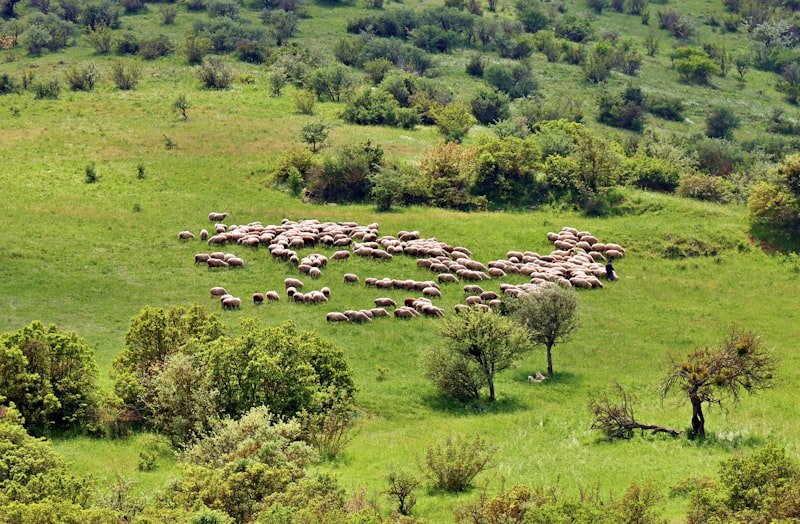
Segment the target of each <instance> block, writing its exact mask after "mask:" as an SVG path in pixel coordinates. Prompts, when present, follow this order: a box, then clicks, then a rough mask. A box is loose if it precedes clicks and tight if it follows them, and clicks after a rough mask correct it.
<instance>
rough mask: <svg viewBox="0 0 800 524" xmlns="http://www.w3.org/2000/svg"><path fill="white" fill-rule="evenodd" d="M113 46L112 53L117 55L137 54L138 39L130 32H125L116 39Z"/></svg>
mask: <svg viewBox="0 0 800 524" xmlns="http://www.w3.org/2000/svg"><path fill="white" fill-rule="evenodd" d="M114 46H115V47H114V52H115V53H116V54H118V55H135V54H138V53H139V37H138V36H136V34H135V33H133V32H131V31H126V32H124V33H122V34H121V35H120V36H119V38H117V40H116V42H115V44H114Z"/></svg>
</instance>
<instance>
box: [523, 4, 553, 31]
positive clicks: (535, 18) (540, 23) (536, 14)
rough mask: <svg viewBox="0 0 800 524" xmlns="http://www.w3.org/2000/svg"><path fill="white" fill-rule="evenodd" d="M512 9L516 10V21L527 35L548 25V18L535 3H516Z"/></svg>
mask: <svg viewBox="0 0 800 524" xmlns="http://www.w3.org/2000/svg"><path fill="white" fill-rule="evenodd" d="M514 8H515V9H516V10H517V19H518V20H519V21H520V22H522V25H523V26H525V31H527V32H529V33H536V32H538V31H541V30H542V29H546V28H547V26H549V25H550V17H549V16H547V13H546V12H545V10H544V9H543V8H542V6H541V5H540V4H538V3H537V2H524V1H518V2H517V3H515V4H514Z"/></svg>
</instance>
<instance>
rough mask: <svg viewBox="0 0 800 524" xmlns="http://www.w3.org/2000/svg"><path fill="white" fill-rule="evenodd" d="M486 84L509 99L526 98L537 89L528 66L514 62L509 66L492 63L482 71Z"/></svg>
mask: <svg viewBox="0 0 800 524" xmlns="http://www.w3.org/2000/svg"><path fill="white" fill-rule="evenodd" d="M483 78H484V79H485V80H486V82H487V83H488V84H489V85H491V86H494V87H495V88H497V89H499V90H500V91H502V92H504V93H506V94H507V95H508V96H509V97H511V99H512V100H513V99H516V98H521V97H523V96H528V95H530V94H531V93H533V92H534V91H536V89H537V88H538V85H537V83H536V80H534V78H533V76H532V74H531V70H530V68H529V67H528V66H526V65H524V64H521V63H519V62H515V63H513V64H511V65H507V64H498V63H492V64H489V65H487V66H486V67H485V68H484V70H483Z"/></svg>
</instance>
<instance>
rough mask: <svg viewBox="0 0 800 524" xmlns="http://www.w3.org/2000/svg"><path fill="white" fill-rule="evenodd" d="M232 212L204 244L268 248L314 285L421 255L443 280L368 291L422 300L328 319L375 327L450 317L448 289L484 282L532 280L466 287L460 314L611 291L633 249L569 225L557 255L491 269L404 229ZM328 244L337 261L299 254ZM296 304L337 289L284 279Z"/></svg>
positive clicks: (203, 257)
mask: <svg viewBox="0 0 800 524" xmlns="http://www.w3.org/2000/svg"><path fill="white" fill-rule="evenodd" d="M227 216H228V214H227V213H209V215H208V218H209V220H210V221H212V222H215V224H214V227H213V231H214V234H213V235H212V236H209V234H208V232H207V230H205V229H203V230H202V231H200V235H199V236H200V239H201V240H205V241H206V242H207V243H208V244H210V245H225V244H237V245H242V246H248V247H251V248H255V249H257V248H259V247H266V248H267V249H268V250H269V252H270V254H271V255H272V257H273V258H275V259H280V260H284V261H288V262H290V263H291V264H293V265H294V266H295V267H296V268H297V270H298V271H299V273H301V274H305V275H308V276H309V277H310V278H311V279H316V278H319V277H320V276H321V275H322V271H323V270H325V269H326V268H327V267H328V262H329V260H347V259H349V258H350V256H351V255H353V256H360V257H369V258H374V259H380V260H391V259H392V258H393V257H394V256H398V255H406V256H412V257H416V258H417V260H416V265H417V267H419V268H426V269H429V270H430V271H432V272H433V273H434V274H435V275H436V276H435V279H430V280H413V279H405V280H401V279H392V278H388V277H384V278H381V279H378V278H373V277H370V278H365V279H364V285H365V286H366V287H374V288H375V289H379V290H398V289H401V290H404V291H409V292H417V293H419V294H421V296H417V297H408V298H406V299H405V300H404V302H403V304H402V305H400V306H398V304H397V303H396V302H395V300H394V299H392V298H389V297H379V298H376V299H375V301H374V302H375V307H370V308H364V309H348V310H345V311H343V312H339V311H332V312H329V313H327V315H326V319H327V321H328V322H356V323H364V322H371V321H372V320H373V319H374V318H381V317H391V316H392V315H391V314H390V313H389V309H392V310H393V314H394V317H395V318H398V319H411V318H415V317H418V316H430V317H444V316H445V310H444V309H443V308H441V307H439V306H437V305H435V304H434V301H435V300H437V299H440V298H441V296H442V293H441V287H440V285H446V284H451V283H458V282H461V281H469V282H478V281H491V280H492V279H500V278H505V277H507V276H509V275H525V277H527V278H528V279H529V281H528V282H527V283H523V284H510V283H501V284H500V288H499V291H500V294H498V293H496V292H494V291H491V290H484V289H483V288H482V287H481V286H480V285H478V284H476V283H470V284H467V285H465V286H464V287H463V291H464V302H465V303H461V304H456V305H455V308H454V309H455V311H456V313H458V312H460V311H463V310H464V309H466V308H480V309H485V310H492V309H496V308H497V307H499V306H500V304H501V303H502V298H501V296H500V295H501V294H502V295H505V296H518V295H520V294H522V293H526V292H530V291H532V290H535V289H536V288H538V287H539V286H542V285H550V284H558V285H562V286H568V287H576V288H595V287H603V284H602V282H601V279H603V278H606V277H607V275H606V265H605V264H606V262H607V261H609V260H611V259H615V258H620V257H622V256H624V254H625V249H624V248H623V247H622V246H620V245H619V244H615V243H603V242H600V241H599V240H598V239H597V238H596V237H595V236H594V235H592V234H591V233H590V232H588V231H579V230H577V229H575V228H571V227H564V228H562V229H561V231H559V232H558V233H555V232H551V233H548V234H547V238H548V240H550V241H551V242H553V245H554V247H555V248H556V249H555V250H553V251H551V252H550V253H547V254H544V255H540V254H538V253H535V252H532V251H524V252H523V251H509V252H508V253H507V258H506V259H500V260H494V261H491V262H489V263H488V264H486V265H484V264H483V263H481V262H479V261H477V260H474V259H473V258H472V256H473V255H472V252H471V251H470V250H469V249H467V248H465V247H460V246H451V245H449V244H446V243H444V242H441V241H438V240H436V239H435V238H430V239H425V238H421V237H420V233H419V232H418V231H400V232H399V233H398V234H397V235H396V236H388V235H384V236H379V233H378V224H377V223H373V224H369V225H366V226H362V225H359V224H357V223H355V222H319V221H318V220H302V221H291V220H288V219H283V220H282V221H281V224H280V225H267V226H264V225H262V224H261V223H260V222H251V223H249V224H246V225H230V226H228V225H225V224H223V223H222V222H221V221H222V220H225V218H227ZM178 238H179V239H181V240H191V239H194V238H195V235H194V234H193V233H192V232H191V231H188V230H185V231H181V232H180V233H179V234H178ZM317 246H324V247H326V248H328V249H334V250H336V251H335V252H334V253H333V254H332V255H330V257H328V256H326V255H323V254H320V253H312V254H309V255H306V256H303V257H302V258H300V255H298V252H297V251H298V250H300V249H307V248H314V247H317ZM194 261H195V264H201V263H203V264H207V265H208V267H209V269H212V268H220V267H227V268H233V267H243V266H244V260H243V259H242V258H240V257H237V256H235V255H233V254H231V253H224V252H222V251H215V252H212V253H197V254H196V255H195V257H194ZM343 282H344V283H345V284H358V283H360V278H359V277H358V275H355V274H353V273H345V274H344V275H343ZM284 286H285V293H286V296H287V299H288V300H291V301H292V302H295V303H301V304H323V303H326V302H328V301H329V299H330V297H331V290H330V289H329V288H328V287H322V288H321V289H319V290H311V291H306V292H303V291H301V289H302V288H303V287H304V283H303V282H302V281H301V280H299V279H298V278H294V277H288V278H286V279H285V280H284ZM211 296H212V297H217V298H218V299H219V300H220V304H221V306H222V308H223V309H239V308H241V305H242V300H241V299H240V298H239V297H235V296H233V295H230V294H229V293H228V292H227V290H225V289H224V288H222V287H214V288H211ZM252 299H253V303H254V304H255V305H260V304H263V303H264V301H265V300H266V301H269V302H276V301H279V300H280V294H279V293H278V292H277V291H274V290H272V291H268V292H266V293H261V292H257V293H254V294H253V297H252Z"/></svg>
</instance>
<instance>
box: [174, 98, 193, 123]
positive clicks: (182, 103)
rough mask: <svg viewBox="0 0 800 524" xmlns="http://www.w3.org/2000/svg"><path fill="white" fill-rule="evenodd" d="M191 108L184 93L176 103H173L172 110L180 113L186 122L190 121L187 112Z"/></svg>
mask: <svg viewBox="0 0 800 524" xmlns="http://www.w3.org/2000/svg"><path fill="white" fill-rule="evenodd" d="M189 107H191V106H190V105H189V100H187V98H186V95H185V94H184V93H181V94H179V95H178V97H177V98H176V99H175V101H173V102H172V109H174V110H175V111H178V112H180V114H181V117H183V119H184V120H189V115H187V114H186V111H187V110H188V109H189Z"/></svg>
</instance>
